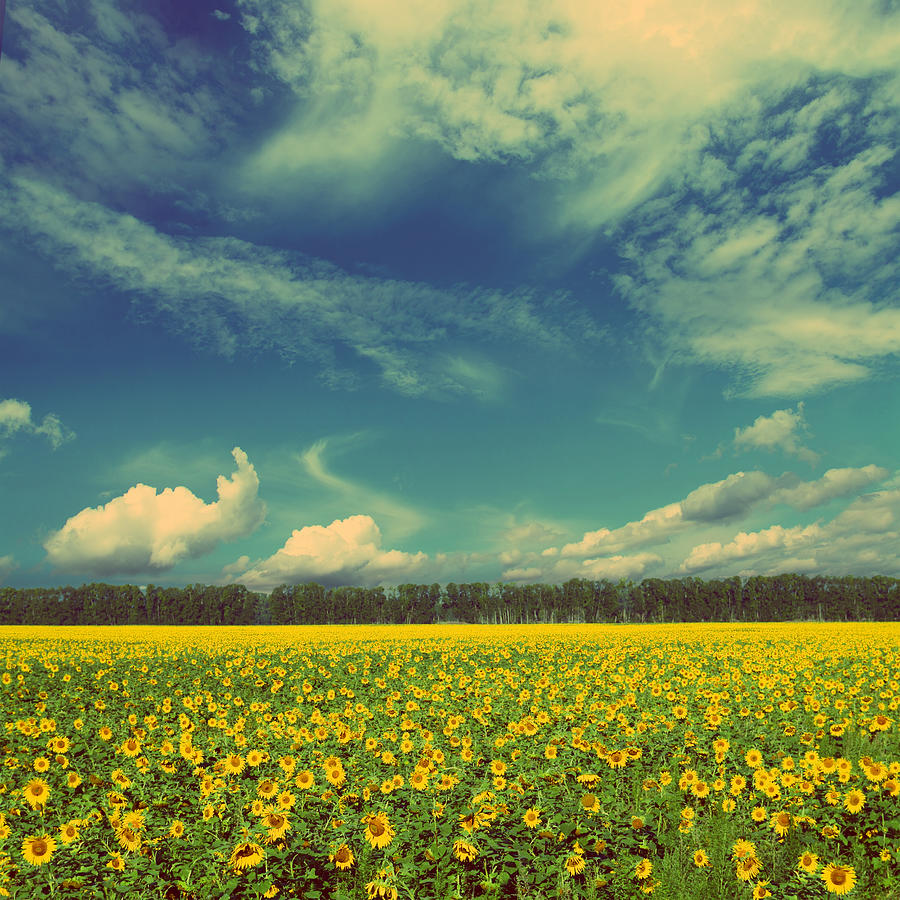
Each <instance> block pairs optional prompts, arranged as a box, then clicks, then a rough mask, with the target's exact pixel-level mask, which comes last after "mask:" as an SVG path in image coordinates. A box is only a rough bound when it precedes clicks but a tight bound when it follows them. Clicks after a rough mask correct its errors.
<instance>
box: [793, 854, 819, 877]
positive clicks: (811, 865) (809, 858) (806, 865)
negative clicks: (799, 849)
mask: <svg viewBox="0 0 900 900" xmlns="http://www.w3.org/2000/svg"><path fill="white" fill-rule="evenodd" d="M818 867H819V857H818V856H816V854H815V853H810V852H809V850H806V851H804V852H803V853H801V854H800V859H799V860H798V861H797V868H798V869H803V871H804V872H809V873H810V874H812V873H814V872H815V871H816V869H817V868H818Z"/></svg>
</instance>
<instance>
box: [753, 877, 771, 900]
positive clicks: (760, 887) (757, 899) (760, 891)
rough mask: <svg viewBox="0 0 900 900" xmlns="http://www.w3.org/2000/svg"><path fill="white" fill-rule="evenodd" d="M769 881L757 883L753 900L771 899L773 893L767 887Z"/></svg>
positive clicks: (754, 887)
mask: <svg viewBox="0 0 900 900" xmlns="http://www.w3.org/2000/svg"><path fill="white" fill-rule="evenodd" d="M768 883H769V882H768V881H757V882H756V884H755V885H754V886H753V900H764V898H765V897H771V896H772V892H771V891H770V890H769V889H768V888H767V887H766V885H767V884H768Z"/></svg>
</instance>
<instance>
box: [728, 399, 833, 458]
mask: <svg viewBox="0 0 900 900" xmlns="http://www.w3.org/2000/svg"><path fill="white" fill-rule="evenodd" d="M806 429H807V425H806V420H805V419H804V417H803V403H798V404H797V411H796V412H794V410H793V409H776V410H775V412H773V413H772V415H771V416H757V418H756V419H755V420H754V422H753V424H752V425H748V426H747V427H746V428H735V429H734V446H735V447H736V448H737V449H738V450H743V449H754V448H759V449H763V450H776V449H781V450H783V451H784V452H785V453H790V454H792V455H793V456H796V457H798V458H799V459H803V460H806V461H807V462H811V463H814V462H816V460H817V459H818V458H819V455H818V454H817V453H814V452H813V451H812V450H810V449H809V448H807V447H804V446H803V445H802V444H801V443H800V440H799V434H800V432H803V431H805V430H806Z"/></svg>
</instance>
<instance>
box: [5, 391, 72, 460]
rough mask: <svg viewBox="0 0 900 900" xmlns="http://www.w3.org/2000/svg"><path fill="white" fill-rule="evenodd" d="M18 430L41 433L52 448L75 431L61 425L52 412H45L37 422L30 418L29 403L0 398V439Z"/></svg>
mask: <svg viewBox="0 0 900 900" xmlns="http://www.w3.org/2000/svg"><path fill="white" fill-rule="evenodd" d="M18 432H21V433H22V434H36V435H41V436H42V437H45V438H47V440H48V441H50V444H51V446H52V447H53V449H54V450H56V449H57V448H58V447H59V446H61V445H62V444H64V443H65V442H66V441H71V440H73V439H74V437H75V432H74V431H72V430H71V429H70V428H67V427H66V426H65V425H63V423H62V422H61V421H60V418H59V416H57V415H55V414H54V413H47V415H45V416H44V418H43V419H42V420H41V422H40V424H38V423H36V422H35V421H34V420H33V419H32V418H31V406H30V404H28V403H26V402H25V401H24V400H14V399H11V398H10V399H6V400H0V439H3V438H7V437H10V436H11V435H13V434H16V433H18Z"/></svg>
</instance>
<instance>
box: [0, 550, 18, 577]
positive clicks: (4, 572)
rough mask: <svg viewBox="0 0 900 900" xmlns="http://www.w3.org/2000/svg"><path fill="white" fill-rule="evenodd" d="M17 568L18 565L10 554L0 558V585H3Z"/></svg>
mask: <svg viewBox="0 0 900 900" xmlns="http://www.w3.org/2000/svg"><path fill="white" fill-rule="evenodd" d="M17 568H18V563H16V561H15V559H13V557H12V556H11V555H10V554H7V555H6V556H0V584H3V582H4V581H6V579H7V578H9V576H10V574H11V573H12V572H13V571H14V570H15V569H17Z"/></svg>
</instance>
